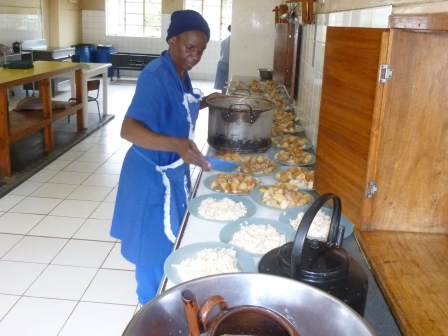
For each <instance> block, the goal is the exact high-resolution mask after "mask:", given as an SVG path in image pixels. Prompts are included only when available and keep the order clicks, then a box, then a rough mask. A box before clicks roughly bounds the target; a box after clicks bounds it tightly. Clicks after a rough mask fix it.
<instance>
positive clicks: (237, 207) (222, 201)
mask: <svg viewBox="0 0 448 336" xmlns="http://www.w3.org/2000/svg"><path fill="white" fill-rule="evenodd" d="M187 210H188V211H189V212H190V213H191V214H192V215H193V216H195V217H198V218H201V219H205V220H209V221H217V222H230V221H234V220H237V219H240V218H249V217H252V216H253V215H254V214H255V212H256V211H257V208H256V206H255V204H254V203H253V202H252V201H251V200H250V199H248V198H245V197H240V196H236V195H227V194H218V193H214V194H204V195H200V196H197V197H195V198H192V199H191V200H190V202H188V204H187Z"/></svg>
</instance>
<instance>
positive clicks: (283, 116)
mask: <svg viewBox="0 0 448 336" xmlns="http://www.w3.org/2000/svg"><path fill="white" fill-rule="evenodd" d="M273 117H274V120H275V121H280V122H283V121H286V122H288V121H293V122H295V121H296V119H297V117H296V115H295V114H294V113H291V112H288V111H282V110H275V111H274V115H273Z"/></svg>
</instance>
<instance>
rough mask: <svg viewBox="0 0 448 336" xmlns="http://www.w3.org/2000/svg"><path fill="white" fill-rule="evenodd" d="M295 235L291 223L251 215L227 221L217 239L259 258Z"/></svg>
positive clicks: (292, 238) (291, 239)
mask: <svg viewBox="0 0 448 336" xmlns="http://www.w3.org/2000/svg"><path fill="white" fill-rule="evenodd" d="M295 235H296V230H294V229H293V228H292V227H291V225H288V224H286V223H282V222H279V221H276V220H273V219H268V218H255V217H252V218H247V219H240V220H237V221H234V222H231V223H228V224H227V225H226V226H224V227H223V228H222V229H221V231H220V232H219V239H220V240H221V241H222V242H224V243H229V244H231V245H233V246H236V247H239V248H242V249H243V250H245V251H246V252H248V253H250V254H251V255H252V256H254V257H258V258H261V257H262V256H263V255H265V254H266V253H267V252H269V251H270V250H273V249H275V248H277V247H279V246H282V245H284V244H286V243H287V242H290V241H293V240H294V238H295Z"/></svg>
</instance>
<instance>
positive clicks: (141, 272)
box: [111, 51, 203, 304]
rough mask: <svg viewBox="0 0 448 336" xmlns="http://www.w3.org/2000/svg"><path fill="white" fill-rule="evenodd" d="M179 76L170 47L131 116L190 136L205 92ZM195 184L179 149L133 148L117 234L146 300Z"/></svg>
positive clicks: (144, 83) (148, 76)
mask: <svg viewBox="0 0 448 336" xmlns="http://www.w3.org/2000/svg"><path fill="white" fill-rule="evenodd" d="M186 81H187V83H188V85H185V83H184V81H183V80H182V79H181V78H180V77H179V75H178V74H177V72H176V70H175V68H174V64H173V62H172V60H171V57H170V55H169V54H168V52H167V51H164V52H163V53H162V54H161V56H160V57H159V58H158V59H157V60H154V61H152V62H151V63H149V64H148V65H147V66H146V67H145V68H144V70H143V71H142V73H141V74H140V77H139V79H138V82H137V87H136V91H135V95H134V97H133V99H132V102H131V105H130V106H129V109H128V111H127V113H126V117H131V118H134V119H137V120H140V121H142V122H143V123H144V125H145V126H146V127H147V128H148V129H150V130H152V131H154V132H156V133H160V134H164V135H168V136H174V137H182V138H190V139H193V137H194V128H195V124H196V120H197V118H198V114H199V104H200V101H201V99H202V96H203V94H202V92H200V91H199V90H196V89H192V86H191V80H190V77H189V76H188V73H186ZM190 187H191V181H190V174H189V165H188V164H185V163H184V162H183V160H182V159H181V158H180V157H179V155H178V154H177V153H175V152H162V151H155V150H149V149H145V148H142V147H139V146H136V145H133V146H131V148H130V149H129V151H128V152H127V154H126V157H125V159H124V162H123V167H122V170H121V174H120V181H119V185H118V193H117V199H116V203H115V211H114V216H113V220H112V228H111V236H113V237H115V238H118V239H120V240H121V253H122V255H123V256H124V258H126V259H127V260H128V261H130V262H131V263H133V264H135V265H136V279H137V284H138V287H137V294H138V296H139V301H140V303H141V304H145V303H146V302H147V301H148V300H151V299H152V298H153V297H154V296H155V295H156V292H157V288H158V286H159V283H160V280H161V276H162V275H163V264H164V262H165V259H166V257H167V256H168V255H169V254H170V253H171V250H172V248H173V243H174V241H175V239H176V236H177V234H178V232H179V227H180V224H181V221H182V218H183V216H184V213H185V210H186V203H187V199H188V197H189V193H190Z"/></svg>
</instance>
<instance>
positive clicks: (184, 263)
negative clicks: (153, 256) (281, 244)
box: [164, 242, 257, 285]
mask: <svg viewBox="0 0 448 336" xmlns="http://www.w3.org/2000/svg"><path fill="white" fill-rule="evenodd" d="M164 272H165V275H166V277H167V278H168V280H169V281H171V282H172V283H173V284H175V285H177V284H180V283H182V282H185V281H189V280H193V279H197V278H201V277H205V276H209V275H215V274H223V273H240V272H244V273H252V272H254V273H256V272H257V267H256V265H255V261H254V259H253V257H252V256H251V255H250V254H249V253H247V252H246V251H244V250H243V249H241V248H239V247H236V246H232V245H230V244H227V243H223V242H200V243H194V244H190V245H185V246H183V247H181V248H179V249H177V250H175V251H174V252H172V253H171V254H170V255H169V256H168V258H167V259H166V260H165V264H164Z"/></svg>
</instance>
